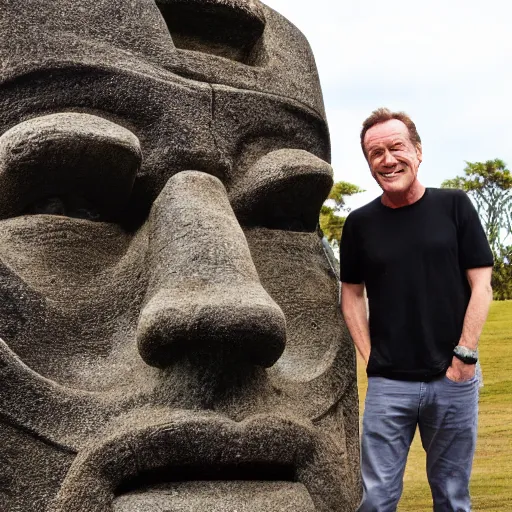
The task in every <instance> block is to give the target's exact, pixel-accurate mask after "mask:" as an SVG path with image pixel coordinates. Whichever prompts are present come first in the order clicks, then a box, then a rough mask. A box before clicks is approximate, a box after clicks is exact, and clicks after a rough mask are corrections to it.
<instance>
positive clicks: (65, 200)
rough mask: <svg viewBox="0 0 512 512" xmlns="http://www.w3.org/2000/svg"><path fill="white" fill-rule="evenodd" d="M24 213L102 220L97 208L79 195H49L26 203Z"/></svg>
mask: <svg viewBox="0 0 512 512" xmlns="http://www.w3.org/2000/svg"><path fill="white" fill-rule="evenodd" d="M23 213H24V214H26V215H62V216H65V217H72V218H74V219H85V220H90V221H100V220H102V214H101V212H100V211H99V210H98V208H97V207H96V206H95V205H94V204H93V203H92V202H91V201H89V200H88V199H86V198H84V197H80V196H49V197H45V198H43V199H39V200H37V201H35V202H34V203H32V204H30V205H28V207H27V208H26V209H25V211H24V212H23Z"/></svg>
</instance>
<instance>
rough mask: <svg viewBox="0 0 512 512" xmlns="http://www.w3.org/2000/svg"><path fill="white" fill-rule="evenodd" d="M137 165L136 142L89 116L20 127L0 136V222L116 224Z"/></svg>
mask: <svg viewBox="0 0 512 512" xmlns="http://www.w3.org/2000/svg"><path fill="white" fill-rule="evenodd" d="M140 163H141V150H140V145H139V141H138V139H137V137H136V136H135V135H134V134H133V133H132V132H130V131H129V130H127V129H125V128H123V127H121V126H119V125H117V124H115V123H112V122H110V121H108V120H106V119H103V118H100V117H97V116H92V115H89V114H77V113H60V114H51V115H47V116H42V117H36V118H33V119H29V120H28V121H24V122H22V123H20V124H18V125H16V126H15V127H14V128H11V129H10V130H8V131H7V132H5V133H4V134H3V135H1V136H0V190H1V191H2V194H1V196H0V219H2V218H8V217H15V216H18V215H21V214H38V213H39V214H43V213H44V214H50V215H65V216H68V217H75V218H82V219H88V220H100V219H101V220H112V221H115V220H117V219H118V218H119V216H120V212H122V210H123V208H124V207H125V205H126V203H127V201H128V199H129V197H130V194H131V192H132V187H133V183H134V179H135V175H136V173H137V170H138V169H139V166H140Z"/></svg>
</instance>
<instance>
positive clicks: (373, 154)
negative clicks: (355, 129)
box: [364, 119, 421, 196]
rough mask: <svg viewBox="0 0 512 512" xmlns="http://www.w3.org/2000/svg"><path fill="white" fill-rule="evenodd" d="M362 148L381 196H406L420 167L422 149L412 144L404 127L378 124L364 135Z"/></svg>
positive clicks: (388, 123) (403, 125) (393, 122)
mask: <svg viewBox="0 0 512 512" xmlns="http://www.w3.org/2000/svg"><path fill="white" fill-rule="evenodd" d="M364 147H365V150H366V155H367V158H368V164H369V166H370V170H371V173H372V176H373V177H374V178H375V181H377V183H378V184H379V186H380V187H381V188H382V190H383V191H384V194H388V195H390V196H397V195H398V196H400V195H405V194H407V192H408V191H409V190H410V189H411V187H412V185H413V184H414V182H415V181H416V176H417V174H418V168H419V166H420V163H421V146H419V145H418V146H414V144H413V143H412V142H411V140H410V138H409V132H408V130H407V126H405V124H404V123H403V122H402V121H399V120H398V119H392V120H390V121H386V122H384V123H380V124H377V125H375V126H373V127H372V128H370V129H369V130H368V131H367V132H366V134H365V137H364Z"/></svg>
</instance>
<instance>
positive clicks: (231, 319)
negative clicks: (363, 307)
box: [0, 0, 360, 512]
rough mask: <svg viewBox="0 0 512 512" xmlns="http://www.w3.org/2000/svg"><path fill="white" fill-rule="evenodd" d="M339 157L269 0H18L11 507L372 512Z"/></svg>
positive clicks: (1, 454)
mask: <svg viewBox="0 0 512 512" xmlns="http://www.w3.org/2000/svg"><path fill="white" fill-rule="evenodd" d="M328 162H329V139H328V131H327V126H326V122H325V116H324V111H323V104H322V96H321V91H320V87H319V83H318V77H317V75H316V71H315V66H314V60H313V57H312V54H311V51H310V49H309V47H308V45H307V42H306V41H305V39H304V37H303V36H302V35H301V34H300V33H299V32H298V31H297V29H296V28H295V27H293V26H292V25H291V24H289V23H288V22H287V21H286V20H285V19H283V18H282V17H281V16H280V15H279V14H277V13H276V12H274V11H272V10H271V9H269V8H268V7H267V6H265V5H264V4H263V3H261V2H259V1H258V0H247V1H243V0H160V1H156V2H155V1H154V0H109V1H106V0H105V1H103V0H81V1H74V0H73V1H71V0H52V1H51V2H48V1H46V0H32V1H30V2H20V1H17V0H16V1H15V0H0V188H1V190H2V194H1V195H0V338H1V340H0V383H1V385H2V392H1V393H0V437H1V439H2V443H0V510H2V511H9V512H10V511H13V512H80V511H84V512H85V511H87V512H91V511H92V512H94V511H97V512H107V511H113V512H126V511H150V510H151V511H156V510H173V511H178V512H179V511H184V512H185V511H191V510H205V511H214V512H217V511H218V512H221V511H222V512H224V511H225V512H228V511H233V510H238V512H241V511H243V512H249V511H251V512H259V511H263V510H265V511H273V510H274V511H276V512H278V511H285V510H290V511H292V510H293V511H299V510H301V511H304V512H309V511H313V510H315V511H322V512H327V511H329V512H348V511H352V510H353V509H354V508H355V506H356V504H357V502H358V498H359V492H360V487H359V479H358V414H357V410H358V406H357V391H356V385H355V357H354V350H353V347H352V344H351V341H350V339H349V337H348V335H347V332H346V329H345V328H344V326H343V323H342V319H341V315H340V312H339V307H338V304H337V301H338V286H337V278H336V275H335V274H334V272H333V270H332V267H331V265H330V263H329V261H328V259H327V257H326V254H325V252H324V250H323V247H322V243H321V240H320V237H319V235H318V233H317V231H316V219H317V216H318V209H319V208H320V205H321V204H322V201H323V200H324V198H325V197H326V195H327V193H328V191H329V188H330V185H331V183H332V176H331V169H330V166H329V164H328Z"/></svg>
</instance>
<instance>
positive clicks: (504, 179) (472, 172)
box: [441, 159, 512, 300]
mask: <svg viewBox="0 0 512 512" xmlns="http://www.w3.org/2000/svg"><path fill="white" fill-rule="evenodd" d="M441 187H443V188H458V189H461V190H464V191H465V192H466V193H467V194H468V195H469V196H470V197H471V199H472V200H473V202H474V204H475V206H476V209H477V212H478V214H479V216H480V219H481V220H482V225H483V227H484V230H485V233H486V235H487V238H488V240H489V245H490V246H491V249H492V252H493V255H494V260H495V266H494V269H493V277H492V281H493V283H492V284H493V290H494V297H495V299H498V300H503V299H507V298H509V299H512V290H511V288H512V283H511V278H512V254H511V252H512V250H511V247H510V246H508V247H507V246H506V245H505V241H506V240H507V238H508V237H509V236H510V235H511V233H512V174H511V173H510V171H509V170H508V169H507V168H506V165H505V163H504V162H503V161H502V160H499V159H495V160H487V162H474V163H472V162H466V167H465V168H464V176H457V177H456V178H453V179H451V180H446V181H444V182H443V183H442V184H441Z"/></svg>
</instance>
